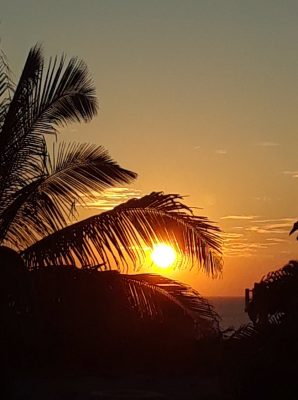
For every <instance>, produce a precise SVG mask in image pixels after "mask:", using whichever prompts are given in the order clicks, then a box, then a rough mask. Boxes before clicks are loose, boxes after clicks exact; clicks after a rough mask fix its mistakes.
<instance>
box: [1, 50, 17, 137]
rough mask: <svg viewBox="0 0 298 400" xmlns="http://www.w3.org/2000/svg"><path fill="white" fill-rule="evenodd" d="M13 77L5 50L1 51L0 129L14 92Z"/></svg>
mask: <svg viewBox="0 0 298 400" xmlns="http://www.w3.org/2000/svg"><path fill="white" fill-rule="evenodd" d="M11 75H12V73H11V70H10V68H9V65H8V61H7V57H6V54H5V53H4V51H3V50H0V129H1V128H2V125H3V123H4V120H5V116H6V113H7V111H8V108H9V104H10V101H11V98H12V93H13V91H14V83H13V81H12V78H11Z"/></svg>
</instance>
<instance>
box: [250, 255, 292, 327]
mask: <svg viewBox="0 0 298 400" xmlns="http://www.w3.org/2000/svg"><path fill="white" fill-rule="evenodd" d="M297 288H298V261H294V260H293V261H290V262H289V263H288V264H287V265H285V266H284V267H283V268H281V269H278V270H276V271H272V272H269V273H268V274H267V275H266V276H265V277H264V278H263V279H262V280H261V281H260V282H259V283H256V284H255V286H254V289H253V296H252V299H251V301H250V302H249V304H248V312H249V313H250V314H252V315H253V316H254V319H255V321H256V324H269V325H279V324H281V323H282V322H283V321H284V320H285V319H286V318H287V317H289V316H290V317H291V318H293V317H294V316H295V318H297V317H298V314H297V307H298V296H297Z"/></svg>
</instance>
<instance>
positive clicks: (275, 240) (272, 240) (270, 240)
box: [266, 238, 285, 243]
mask: <svg viewBox="0 0 298 400" xmlns="http://www.w3.org/2000/svg"><path fill="white" fill-rule="evenodd" d="M266 240H268V241H269V242H274V243H282V242H285V239H280V238H267V239H266Z"/></svg>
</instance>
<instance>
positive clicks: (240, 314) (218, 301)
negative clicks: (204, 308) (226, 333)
mask: <svg viewBox="0 0 298 400" xmlns="http://www.w3.org/2000/svg"><path fill="white" fill-rule="evenodd" d="M207 300H208V301H209V302H210V303H211V304H212V305H213V306H214V308H215V310H216V312H217V313H218V314H219V315H220V317H221V318H222V320H221V328H222V329H227V328H229V327H233V328H239V327H240V326H241V325H243V324H247V323H248V322H250V319H249V318H248V315H247V314H246V313H245V312H244V306H245V304H244V297H208V298H207Z"/></svg>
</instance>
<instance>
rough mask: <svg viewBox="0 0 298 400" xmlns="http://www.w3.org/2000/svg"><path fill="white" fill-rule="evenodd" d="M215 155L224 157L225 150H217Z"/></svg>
mask: <svg viewBox="0 0 298 400" xmlns="http://www.w3.org/2000/svg"><path fill="white" fill-rule="evenodd" d="M215 153H216V154H221V155H224V154H227V150H225V149H217V150H215Z"/></svg>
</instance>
